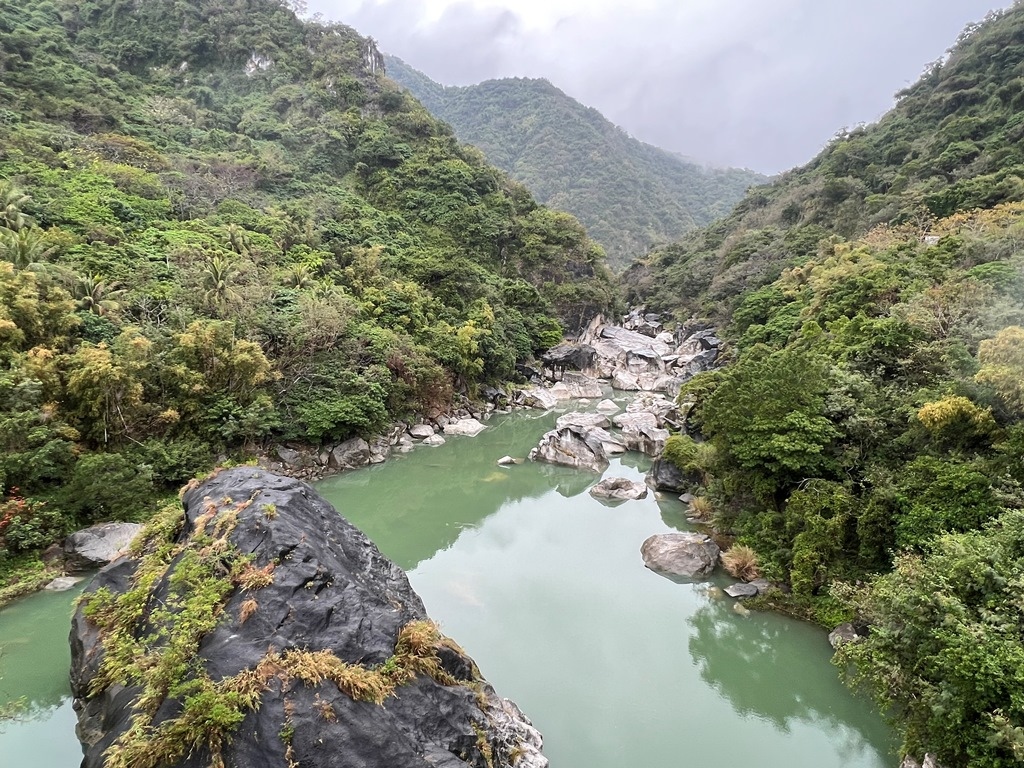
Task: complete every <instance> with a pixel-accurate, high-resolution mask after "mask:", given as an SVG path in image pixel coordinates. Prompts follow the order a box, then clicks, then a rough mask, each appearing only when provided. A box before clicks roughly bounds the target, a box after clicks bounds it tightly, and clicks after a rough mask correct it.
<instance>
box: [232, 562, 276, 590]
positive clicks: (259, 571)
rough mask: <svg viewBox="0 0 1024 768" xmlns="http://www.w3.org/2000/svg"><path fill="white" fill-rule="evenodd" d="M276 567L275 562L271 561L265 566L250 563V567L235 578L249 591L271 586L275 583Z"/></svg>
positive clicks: (236, 581) (239, 584)
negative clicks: (260, 566)
mask: <svg viewBox="0 0 1024 768" xmlns="http://www.w3.org/2000/svg"><path fill="white" fill-rule="evenodd" d="M274 567H275V566H274V563H270V564H268V565H266V566H265V567H263V568H257V567H256V566H254V565H249V567H248V568H246V569H245V570H244V571H242V572H241V573H240V574H238V576H237V577H236V578H235V583H236V584H238V586H239V587H241V588H242V589H245V590H249V591H254V590H257V589H263V588H264V587H269V586H270V585H271V584H273V583H274Z"/></svg>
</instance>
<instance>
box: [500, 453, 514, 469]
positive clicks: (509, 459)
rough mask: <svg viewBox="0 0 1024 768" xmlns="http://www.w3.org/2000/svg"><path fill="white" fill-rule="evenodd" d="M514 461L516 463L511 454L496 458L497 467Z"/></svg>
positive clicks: (505, 465)
mask: <svg viewBox="0 0 1024 768" xmlns="http://www.w3.org/2000/svg"><path fill="white" fill-rule="evenodd" d="M515 463H516V460H515V459H513V458H512V457H511V456H502V457H501V458H500V459H498V466H499V467H507V466H509V465H510V464H515Z"/></svg>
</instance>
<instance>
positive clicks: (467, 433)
mask: <svg viewBox="0 0 1024 768" xmlns="http://www.w3.org/2000/svg"><path fill="white" fill-rule="evenodd" d="M485 429H487V425H486V424H481V423H480V422H479V421H478V420H477V419H459V420H458V421H453V422H450V423H448V424H445V425H444V433H445V435H447V436H451V435H461V436H463V437H476V436H477V435H479V434H480V433H481V432H483V431H484V430H485Z"/></svg>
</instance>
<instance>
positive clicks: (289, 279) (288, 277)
mask: <svg viewBox="0 0 1024 768" xmlns="http://www.w3.org/2000/svg"><path fill="white" fill-rule="evenodd" d="M312 283H313V270H311V269H310V268H309V266H308V265H306V264H293V265H292V266H290V267H288V269H287V270H286V271H285V274H284V284H285V285H287V286H289V287H290V288H308V287H309V286H310V285H311V284H312Z"/></svg>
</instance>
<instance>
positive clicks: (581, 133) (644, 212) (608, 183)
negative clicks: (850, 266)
mask: <svg viewBox="0 0 1024 768" xmlns="http://www.w3.org/2000/svg"><path fill="white" fill-rule="evenodd" d="M386 61H387V72H388V76H389V77H391V78H392V79H394V80H395V81H396V82H398V83H400V84H401V85H403V86H405V87H406V88H408V89H409V90H410V91H411V92H412V93H413V94H414V95H415V96H416V97H417V98H418V99H420V101H422V102H423V104H424V106H426V107H427V109H429V110H430V111H431V113H432V114H434V115H436V116H437V117H439V118H441V119H442V120H446V121H448V122H449V123H451V125H452V127H453V128H454V129H455V133H456V135H457V136H458V137H459V138H460V139H461V140H462V141H465V142H467V143H469V144H472V145H473V146H476V147H479V148H480V149H481V150H482V151H483V153H484V154H485V155H486V156H487V159H488V160H489V161H490V162H492V163H494V164H495V165H497V166H498V167H499V168H502V169H504V170H505V171H508V173H509V174H511V175H512V177H513V178H515V179H516V180H517V181H520V182H522V183H523V184H525V185H526V186H527V188H528V189H530V191H531V192H533V194H534V195H536V196H537V198H538V199H539V200H542V201H543V202H544V203H545V204H547V205H550V206H551V207H553V208H558V209H559V210H563V211H568V212H570V213H572V214H573V215H575V216H577V217H579V219H580V221H581V222H583V224H584V225H585V226H586V228H587V231H588V232H589V233H590V235H591V236H592V237H593V238H594V239H595V240H597V241H598V242H599V243H601V244H602V245H603V246H604V248H605V250H606V252H607V253H608V257H609V259H610V261H611V262H612V263H613V264H615V265H618V266H624V265H625V264H626V263H628V262H629V261H630V260H631V259H633V258H636V257H637V256H642V255H643V254H645V253H647V251H648V250H649V249H650V248H651V247H652V246H653V245H656V244H662V243H666V242H670V241H672V240H675V239H678V238H679V237H681V236H682V235H683V233H685V232H687V231H688V230H691V229H694V228H695V227H697V226H702V225H705V224H708V223H710V222H711V221H712V220H714V219H716V218H718V217H719V216H722V215H724V214H725V213H727V212H728V211H729V209H730V208H732V206H733V205H734V204H735V203H736V202H737V201H738V200H739V199H740V198H741V196H742V195H743V193H744V192H745V191H746V190H747V188H748V187H750V186H751V185H754V184H760V183H762V182H763V181H764V180H765V179H764V177H763V176H760V175H759V174H756V173H753V172H751V171H743V170H736V169H710V168H702V167H700V166H698V165H695V164H693V163H689V162H686V161H685V160H683V159H682V158H680V157H678V156H676V155H673V154H671V153H669V152H666V151H664V150H661V149H658V148H657V147H652V146H651V145H649V144H644V143H643V142H640V141H637V140H636V139H633V138H631V137H630V136H629V135H628V134H627V133H625V132H624V131H623V130H622V129H621V128H618V127H616V126H615V125H613V124H612V123H610V122H608V120H606V119H605V118H604V117H603V116H602V115H601V113H600V112H598V111H597V110H595V109H590V108H588V107H585V106H583V105H582V104H580V103H579V102H578V101H576V100H575V99H572V98H570V97H569V96H566V95H565V94H564V93H563V92H562V91H560V90H558V88H556V87H554V86H553V85H552V84H551V83H549V82H548V81H547V80H529V79H520V78H515V79H507V80H488V81H486V82H483V83H480V84H479V85H473V86H469V87H465V88H445V87H443V86H441V85H439V84H438V83H435V82H433V81H432V80H430V78H428V77H427V76H426V75H424V74H423V73H421V72H418V71H416V70H415V69H413V68H411V67H410V66H408V65H407V64H406V63H405V62H403V61H402V60H401V59H397V58H394V57H391V56H388V57H386Z"/></svg>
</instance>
